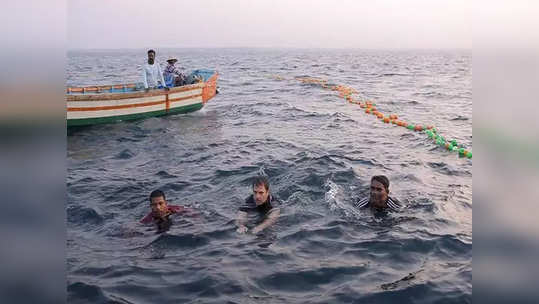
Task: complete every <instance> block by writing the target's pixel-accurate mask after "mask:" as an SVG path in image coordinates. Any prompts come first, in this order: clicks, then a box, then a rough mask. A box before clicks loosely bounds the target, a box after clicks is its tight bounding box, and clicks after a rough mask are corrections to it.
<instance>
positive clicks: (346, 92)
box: [280, 77, 472, 158]
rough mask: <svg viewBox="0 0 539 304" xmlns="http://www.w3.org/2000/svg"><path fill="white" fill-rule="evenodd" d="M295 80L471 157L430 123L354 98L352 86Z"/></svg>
mask: <svg viewBox="0 0 539 304" xmlns="http://www.w3.org/2000/svg"><path fill="white" fill-rule="evenodd" d="M280 79H281V80H282V79H283V78H282V77H280ZM296 80H299V81H301V82H303V83H307V84H317V85H320V86H322V87H323V88H325V89H331V90H333V91H337V92H339V96H340V97H342V98H344V99H346V101H348V102H349V103H352V104H357V105H359V106H360V107H361V108H363V109H365V113H366V114H372V115H374V116H376V117H378V119H380V120H381V121H383V122H384V123H386V124H393V125H396V126H399V127H404V128H407V129H408V130H412V131H417V132H424V133H425V134H426V135H427V136H428V138H430V139H433V140H434V142H435V143H436V144H437V145H439V146H441V147H443V148H445V149H446V150H448V151H450V152H453V151H456V152H458V154H459V156H460V157H467V158H472V152H471V151H468V150H466V149H465V148H464V147H462V146H459V145H458V143H457V141H456V140H454V139H453V140H450V141H449V140H446V139H445V138H444V137H443V136H441V135H439V134H438V131H437V130H436V128H434V126H432V125H428V126H425V127H423V126H422V125H420V124H411V123H407V122H406V121H403V120H399V117H398V116H397V115H396V114H391V115H388V116H386V115H384V114H383V113H381V112H380V111H378V109H377V108H376V106H375V104H374V103H373V102H372V101H369V100H365V101H359V100H355V99H354V98H353V97H352V94H358V93H359V92H358V91H357V90H355V89H354V88H351V87H348V86H343V85H334V86H331V85H329V84H328V83H327V81H326V80H322V79H317V78H311V77H296Z"/></svg>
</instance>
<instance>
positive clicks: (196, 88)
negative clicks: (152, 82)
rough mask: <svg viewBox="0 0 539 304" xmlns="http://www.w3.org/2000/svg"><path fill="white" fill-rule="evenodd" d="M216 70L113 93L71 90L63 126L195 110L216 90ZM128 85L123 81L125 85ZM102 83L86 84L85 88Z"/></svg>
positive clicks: (67, 97)
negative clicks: (193, 79)
mask: <svg viewBox="0 0 539 304" xmlns="http://www.w3.org/2000/svg"><path fill="white" fill-rule="evenodd" d="M217 77H218V74H217V73H214V74H213V75H212V76H210V77H208V78H207V79H205V81H204V82H201V83H197V84H192V85H186V86H182V87H174V88H171V89H170V90H169V91H165V90H163V89H156V90H151V91H149V92H144V91H131V92H125V93H120V92H115V93H93V94H84V93H83V94H73V93H71V92H73V91H75V89H74V88H69V89H68V92H70V93H68V94H67V96H66V99H67V115H66V121H67V127H73V126H87V125H94V124H103V123H113V122H117V121H127V120H135V119H143V118H149V117H156V116H164V115H172V114H182V113H189V112H193V111H198V110H200V109H202V108H203V107H204V105H205V104H206V102H207V101H208V100H210V99H211V98H212V97H213V96H215V94H216V86H217ZM127 86H129V85H126V87H127ZM96 88H97V90H99V89H100V88H102V87H88V88H84V91H86V90H94V91H95V90H96Z"/></svg>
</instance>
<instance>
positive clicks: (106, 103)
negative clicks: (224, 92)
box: [67, 89, 202, 108]
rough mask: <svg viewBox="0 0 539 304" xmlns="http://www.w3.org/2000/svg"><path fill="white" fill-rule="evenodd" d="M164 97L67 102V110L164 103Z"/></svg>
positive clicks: (193, 92) (196, 92)
mask: <svg viewBox="0 0 539 304" xmlns="http://www.w3.org/2000/svg"><path fill="white" fill-rule="evenodd" d="M199 94H202V89H195V90H189V91H184V92H178V93H172V94H169V95H168V98H169V99H175V98H182V97H188V96H193V95H199ZM165 100H166V96H165V95H158V96H149V97H138V98H127V99H113V100H94V101H69V102H68V103H67V107H68V108H85V107H107V106H123V105H129V104H138V103H146V102H154V101H165Z"/></svg>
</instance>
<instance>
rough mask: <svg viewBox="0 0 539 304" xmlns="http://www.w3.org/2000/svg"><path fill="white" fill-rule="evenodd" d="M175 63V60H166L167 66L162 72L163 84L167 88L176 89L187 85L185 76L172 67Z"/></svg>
mask: <svg viewBox="0 0 539 304" xmlns="http://www.w3.org/2000/svg"><path fill="white" fill-rule="evenodd" d="M176 61H178V59H176V58H170V59H168V60H167V62H168V65H167V67H166V68H165V71H164V72H163V76H164V78H165V84H166V85H167V86H168V87H177V86H182V85H185V84H187V76H185V74H183V73H182V72H180V70H179V69H178V68H177V67H176V66H175V65H174V64H175V63H176Z"/></svg>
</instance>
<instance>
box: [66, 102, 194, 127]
mask: <svg viewBox="0 0 539 304" xmlns="http://www.w3.org/2000/svg"><path fill="white" fill-rule="evenodd" d="M202 107H203V105H202V103H197V104H192V105H188V106H184V107H178V108H173V109H170V110H169V112H168V113H167V112H166V111H165V110H160V111H153V112H144V113H137V114H128V115H119V116H109V117H96V118H79V119H68V120H67V126H68V127H75V126H87V125H97V124H105V123H113V122H117V121H126V120H135V119H143V118H150V117H156V116H164V115H172V114H181V113H189V112H194V111H198V110H200V109H202Z"/></svg>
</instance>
